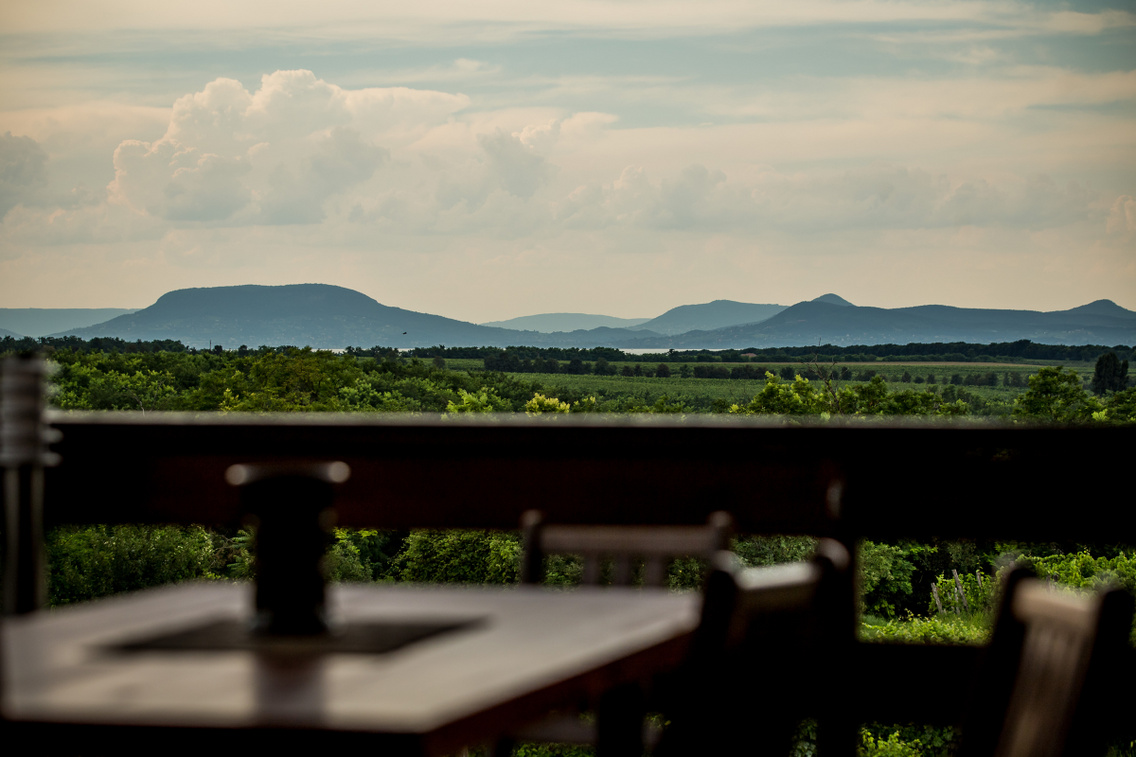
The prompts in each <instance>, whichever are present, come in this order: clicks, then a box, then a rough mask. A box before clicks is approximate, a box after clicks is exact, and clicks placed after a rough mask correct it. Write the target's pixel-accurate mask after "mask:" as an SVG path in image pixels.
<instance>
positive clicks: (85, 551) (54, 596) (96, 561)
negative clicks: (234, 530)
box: [45, 525, 224, 606]
mask: <svg viewBox="0 0 1136 757" xmlns="http://www.w3.org/2000/svg"><path fill="white" fill-rule="evenodd" d="M45 541H46V547H47V562H48V578H47V595H48V596H47V601H48V604H49V605H51V606H55V605H64V604H69V603H72V602H82V601H85V600H88V599H95V598H97V597H105V596H109V595H111V594H120V593H122V592H127V591H136V590H138V589H145V588H148V587H151V586H160V585H162V584H169V583H177V582H179V581H187V580H190V579H194V578H215V577H217V576H218V574H219V573H220V572H222V571H223V570H224V567H223V564H221V563H220V562H219V559H218V550H217V548H216V546H215V545H214V542H213V537H212V535H211V534H210V533H209V532H208V531H206V530H205V529H204V528H201V527H200V526H187V527H180V526H131V525H117V526H62V527H59V528H56V529H53V530H52V531H50V532H49V533H48V535H47V538H46V540H45Z"/></svg>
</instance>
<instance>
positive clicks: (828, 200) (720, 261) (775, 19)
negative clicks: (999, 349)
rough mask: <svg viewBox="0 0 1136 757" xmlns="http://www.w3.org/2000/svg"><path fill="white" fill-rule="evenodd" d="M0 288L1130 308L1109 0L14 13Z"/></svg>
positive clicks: (625, 307)
mask: <svg viewBox="0 0 1136 757" xmlns="http://www.w3.org/2000/svg"><path fill="white" fill-rule="evenodd" d="M0 216H2V221H0V307H10V308H24V307H43V308H49V307H51V308H55V307H139V308H140V307H146V306H148V305H150V304H152V303H153V302H154V301H155V300H156V299H157V298H158V297H159V296H161V295H162V294H164V293H165V292H167V291H170V290H174V289H182V288H186V287H207V286H229V285H237V284H267V285H280V284H295V283H312V282H315V283H326V284H336V285H340V286H345V287H350V288H352V289H356V290H358V291H361V292H363V293H365V294H367V295H368V296H370V297H373V298H375V299H376V300H378V301H379V302H381V303H383V304H385V305H392V306H396V307H401V308H406V309H409V310H416V311H423V312H430V313H436V314H439V315H444V316H448V317H451V318H459V319H461V320H466V321H473V322H486V321H492V320H502V319H507V318H512V317H516V316H522V315H529V314H534V313H549V312H585V313H603V314H608V315H615V316H622V317H653V316H656V315H659V314H661V313H662V312H664V311H666V310H667V309H669V308H672V307H675V306H677V305H683V304H692V303H700V302H709V301H711V300H716V299H729V300H738V301H743V302H757V303H776V304H782V305H791V304H794V303H796V302H799V301H801V300H807V299H812V298H815V297H817V296H819V295H822V294H825V293H828V292H834V293H836V294H839V295H841V296H842V297H844V298H846V299H847V300H849V301H851V302H853V303H854V304H857V305H870V306H876V307H888V308H891V307H905V306H912V305H922V304H945V305H955V306H959V307H989V308H1019V309H1031V310H1063V309H1067V308H1071V307H1076V306H1078V305H1083V304H1086V303H1088V302H1091V301H1094V300H1098V299H1104V298H1107V299H1111V300H1113V301H1115V302H1116V303H1117V304H1119V305H1121V306H1123V307H1126V308H1129V309H1133V310H1136V6H1134V4H1133V2H1132V0H1100V1H1099V2H1074V3H1065V2H1051V1H1050V0H1038V1H1036V2H1004V1H1001V0H996V1H986V0H964V1H961V2H959V1H955V0H935V1H933V2H930V1H925V0H839V1H836V0H795V2H792V3H786V2H783V1H782V0H777V1H775V2H765V1H759V0H702V1H701V2H698V3H692V2H687V1H686V0H684V1H683V2H674V1H673V0H653V1H652V2H641V1H640V0H623V1H621V2H597V1H596V0H558V2H555V3H539V2H531V0H527V1H526V2H520V1H519V0H479V2H468V1H467V0H417V1H416V2H413V3H393V2H374V1H373V0H367V1H365V2H364V1H360V2H353V1H352V2H337V1H335V0H326V1H325V2H319V3H313V2H310V1H307V0H305V2H290V1H288V0H276V1H274V2H270V3H269V2H259V1H257V0H250V1H246V2H240V3H232V2H231V1H230V0H195V2H193V3H155V2H153V0H146V1H145V2H140V1H138V0H100V1H99V2H97V3H92V2H90V1H89V0H32V1H28V0H5V2H4V3H2V4H0Z"/></svg>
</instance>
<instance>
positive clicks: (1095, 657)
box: [959, 568, 1133, 757]
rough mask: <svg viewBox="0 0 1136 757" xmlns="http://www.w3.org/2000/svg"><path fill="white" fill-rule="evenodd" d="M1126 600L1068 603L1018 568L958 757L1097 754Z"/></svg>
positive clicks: (1070, 598) (1129, 605) (1111, 594)
mask: <svg viewBox="0 0 1136 757" xmlns="http://www.w3.org/2000/svg"><path fill="white" fill-rule="evenodd" d="M1132 616H1133V600H1132V597H1131V595H1129V594H1128V593H1127V592H1125V591H1123V590H1121V589H1111V590H1106V591H1101V592H1097V593H1095V594H1093V595H1091V596H1076V595H1073V594H1071V593H1068V592H1065V591H1063V590H1059V589H1054V588H1052V587H1051V586H1049V585H1048V584H1047V583H1046V582H1044V581H1041V580H1039V579H1037V578H1033V577H1031V576H1030V574H1029V572H1028V571H1027V570H1024V569H1021V568H1017V569H1014V570H1013V571H1011V572H1010V574H1009V575H1008V576H1007V581H1006V586H1005V590H1004V593H1003V597H1002V604H1001V607H1000V610H999V613H998V618H997V621H996V624H995V628H994V635H993V637H992V639H991V642H990V646H989V648H988V649H987V651H986V657H985V659H984V663H983V666H982V670H981V671H980V673H979V676H978V678H977V679H976V686H975V696H974V697H973V698H972V701H971V703H970V707H969V712H968V714H967V718H966V720H965V721H964V724H963V732H962V743H961V745H960V751H959V754H960V755H997V756H998V757H1024V756H1026V755H1029V757H1048V756H1050V755H1052V756H1054V757H1056V756H1057V755H1066V754H1093V753H1097V752H1103V744H1104V739H1105V738H1106V736H1107V731H1108V730H1109V727H1108V726H1109V723H1110V721H1111V722H1113V723H1115V722H1116V721H1115V718H1116V717H1131V713H1127V714H1126V715H1125V714H1124V713H1117V712H1110V707H1109V700H1110V699H1114V697H1112V696H1111V695H1112V694H1114V693H1115V691H1116V690H1117V689H1116V688H1114V685H1113V684H1115V686H1120V687H1122V688H1123V687H1124V686H1128V685H1129V683H1130V682H1120V681H1115V682H1111V681H1110V680H1109V678H1110V677H1111V676H1112V675H1114V674H1115V673H1116V672H1117V671H1118V670H1120V669H1121V667H1122V666H1120V665H1118V663H1119V662H1120V660H1121V659H1122V655H1123V654H1124V652H1125V651H1126V650H1125V648H1126V647H1127V644H1128V634H1129V632H1130V629H1131V627H1132Z"/></svg>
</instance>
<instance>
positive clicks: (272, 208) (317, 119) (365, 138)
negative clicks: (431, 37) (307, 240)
mask: <svg viewBox="0 0 1136 757" xmlns="http://www.w3.org/2000/svg"><path fill="white" fill-rule="evenodd" d="M467 104H468V99H467V98H465V97H464V96H461V95H451V94H447V93H442V92H431V91H426V90H410V89H406V88H401V87H398V88H387V89H380V88H370V89H359V90H345V89H342V88H341V87H338V86H336V85H334V84H330V83H328V82H325V81H323V80H322V79H318V78H316V76H315V75H314V74H313V73H312V72H310V71H277V72H275V73H273V74H268V75H265V76H264V77H262V79H261V85H260V88H259V89H258V90H256V91H255V92H249V91H248V90H246V89H245V88H244V86H243V85H242V84H241V83H240V82H237V81H235V80H232V79H217V80H215V81H213V82H210V83H209V84H207V85H206V86H205V87H204V88H203V89H202V90H201V91H200V92H196V93H194V94H190V95H186V96H184V97H182V98H180V99H179V100H178V101H177V102H176V103H175V104H174V107H173V113H172V115H171V118H170V123H169V127H168V128H167V130H166V133H165V135H164V136H163V137H162V138H161V139H159V140H157V141H154V142H142V141H137V140H128V141H125V142H123V143H122V144H121V145H119V147H118V149H117V150H116V151H115V155H114V166H115V179H114V181H113V182H112V183H111V184H110V186H109V187H108V191H109V194H110V196H111V198H112V199H113V200H115V201H117V202H119V203H121V204H124V205H127V206H129V207H131V208H133V209H135V210H136V211H138V212H140V213H144V214H147V215H150V216H154V217H156V218H161V219H165V220H169V221H180V222H229V223H246V224H247V223H253V224H256V223H262V224H284V223H314V222H318V221H320V220H321V219H323V218H324V217H325V214H326V203H327V201H328V200H329V199H331V198H333V197H335V196H337V195H340V194H342V193H344V192H346V191H348V190H350V189H352V188H354V187H357V186H358V185H360V184H363V183H364V182H367V181H368V180H369V179H371V178H372V177H373V176H374V175H375V174H376V172H377V171H378V170H379V168H380V166H382V165H383V164H384V163H385V162H386V161H387V160H388V159H389V156H390V148H391V147H400V146H403V145H405V144H407V143H412V142H413V141H414V140H415V139H417V138H419V137H420V136H421V135H422V134H424V133H425V132H427V131H428V130H429V129H430V128H433V127H436V126H438V125H439V123H444V122H445V120H446V119H447V118H448V117H449V116H450V115H451V114H453V113H454V112H456V111H458V110H461V109H462V108H464V107H465V106H466V105H467Z"/></svg>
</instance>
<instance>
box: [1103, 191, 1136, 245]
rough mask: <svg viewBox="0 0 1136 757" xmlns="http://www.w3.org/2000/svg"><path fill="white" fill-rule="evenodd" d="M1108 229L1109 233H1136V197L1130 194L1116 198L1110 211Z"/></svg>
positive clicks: (1120, 234)
mask: <svg viewBox="0 0 1136 757" xmlns="http://www.w3.org/2000/svg"><path fill="white" fill-rule="evenodd" d="M1107 229H1108V233H1109V234H1116V235H1119V236H1131V235H1132V234H1136V198H1134V197H1132V196H1130V195H1121V196H1120V197H1117V198H1116V202H1114V203H1113V204H1112V208H1111V209H1110V210H1109V213H1108V222H1107Z"/></svg>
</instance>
